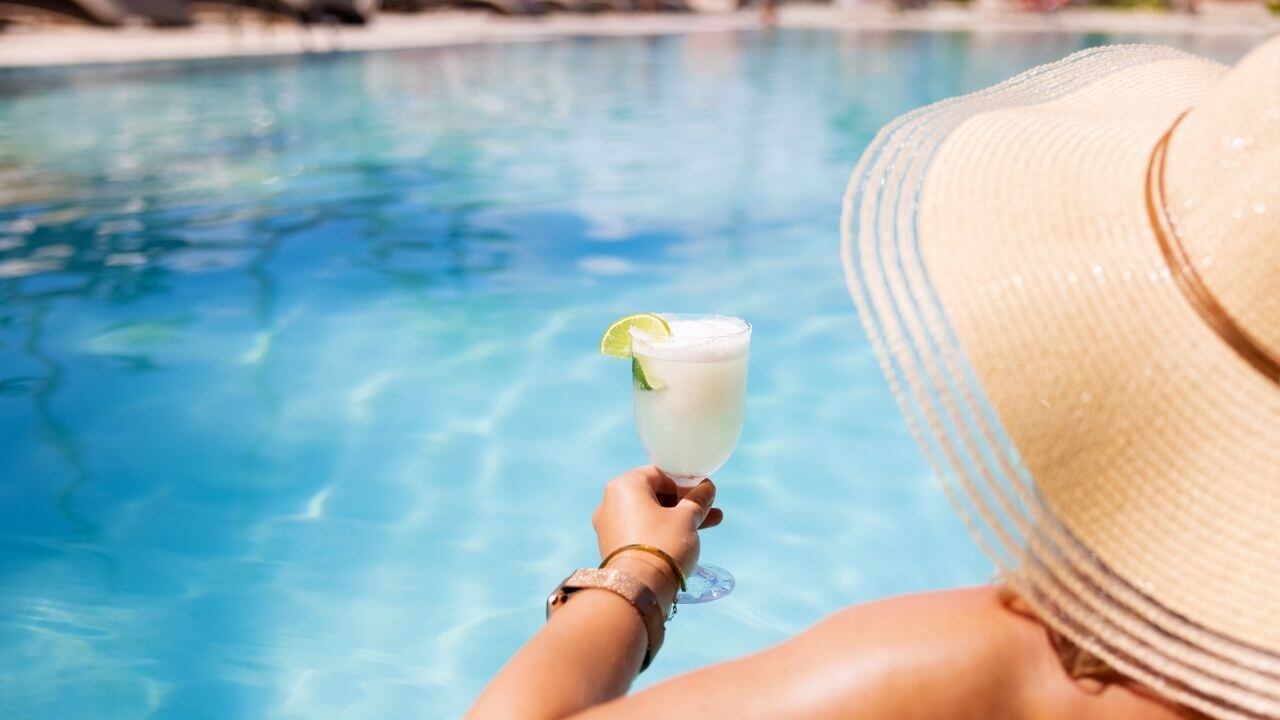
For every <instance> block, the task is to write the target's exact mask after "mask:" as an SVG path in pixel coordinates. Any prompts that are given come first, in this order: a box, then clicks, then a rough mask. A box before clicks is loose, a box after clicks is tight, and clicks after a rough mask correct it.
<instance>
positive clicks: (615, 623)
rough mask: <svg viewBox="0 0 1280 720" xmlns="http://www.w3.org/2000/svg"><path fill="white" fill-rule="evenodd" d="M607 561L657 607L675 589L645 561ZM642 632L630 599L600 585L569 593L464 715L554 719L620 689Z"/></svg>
mask: <svg viewBox="0 0 1280 720" xmlns="http://www.w3.org/2000/svg"><path fill="white" fill-rule="evenodd" d="M609 567H611V568H614V569H618V570H622V571H624V572H627V573H630V574H631V575H633V576H635V577H636V578H637V579H638V580H640V581H641V582H643V583H645V584H646V585H648V586H649V587H650V588H653V589H654V590H655V592H657V593H658V594H659V598H660V599H661V600H662V602H663V607H664V609H666V608H669V607H670V603H671V600H672V598H673V596H674V594H675V589H674V587H673V586H672V582H671V581H670V580H669V579H668V577H667V576H666V575H665V574H664V573H663V572H662V571H661V570H659V569H658V568H656V567H654V566H653V564H652V563H650V562H649V561H647V560H645V559H643V558H639V557H631V556H629V555H623V556H620V557H619V558H618V559H617V560H615V561H614V562H612V563H610V565H609ZM648 643H649V637H648V633H647V631H646V629H645V626H644V623H643V622H642V621H641V619H640V615H639V613H638V612H637V611H636V609H635V607H634V606H632V605H631V603H629V602H627V601H626V600H624V599H623V598H622V597H620V596H618V595H615V594H613V593H611V592H609V591H608V590H595V589H592V590H582V591H580V592H578V593H575V594H574V595H573V597H572V598H570V600H569V602H567V603H566V604H565V605H564V606H563V607H562V608H560V610H558V611H557V612H556V613H555V615H553V616H552V618H551V619H550V620H549V621H548V622H547V624H546V625H545V626H544V627H543V628H542V629H541V630H540V631H539V632H538V634H537V635H535V636H534V637H533V639H531V640H530V641H529V642H528V643H526V644H525V646H524V647H523V648H521V649H520V651H519V652H518V653H516V655H515V656H514V657H513V658H511V660H510V661H509V662H508V663H507V664H506V666H505V667H503V668H502V670H501V671H500V672H499V673H498V675H497V676H496V677H494V679H493V681H492V682H490V683H489V686H488V687H486V688H485V690H484V692H483V693H482V694H481V695H480V698H479V699H478V700H477V701H476V704H475V706H474V707H473V708H472V709H471V712H470V713H469V714H468V715H467V718H469V720H489V719H490V718H501V719H503V720H506V719H508V718H529V719H530V720H558V719H559V718H565V717H569V716H571V715H573V714H575V713H578V712H580V711H582V710H585V709H587V708H590V707H592V706H594V705H598V704H600V703H603V702H606V701H608V700H611V699H613V698H615V697H618V696H620V695H622V694H624V693H626V691H627V688H628V687H630V686H631V681H632V680H634V679H635V676H636V673H637V672H638V671H639V669H640V663H641V662H642V661H643V660H644V654H645V650H646V648H647V647H648Z"/></svg>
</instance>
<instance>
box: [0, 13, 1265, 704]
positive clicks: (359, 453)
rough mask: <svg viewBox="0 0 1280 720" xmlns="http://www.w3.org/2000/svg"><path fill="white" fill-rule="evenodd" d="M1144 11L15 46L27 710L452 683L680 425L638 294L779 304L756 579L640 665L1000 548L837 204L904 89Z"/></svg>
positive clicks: (688, 623) (749, 497) (956, 86)
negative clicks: (296, 44)
mask: <svg viewBox="0 0 1280 720" xmlns="http://www.w3.org/2000/svg"><path fill="white" fill-rule="evenodd" d="M1111 40H1131V39H1130V38H1118V39H1117V38H1106V37H1102V36H1032V35H994V36H988V37H974V36H966V35H941V34H939V35H920V34H910V33H895V34H837V33H825V32H802V31H785V32H778V33H774V34H770V35H766V34H753V33H744V34H738V33H724V34H702V35H690V36H685V37H654V38H630V39H571V40H564V41H557V42H549V43H537V44H527V45H509V46H489V47H460V48H443V49H435V50H430V51H416V52H399V53H379V54H357V55H347V56H341V57H325V58H302V59H282V60H272V61H259V62H244V61H234V62H232V61H228V62H206V63H157V64H150V65H136V66H121V67H114V68H78V69H68V70H41V71H7V72H0V92H3V93H4V94H3V95H0V450H2V451H0V717H15V718H63V717H93V718H103V719H113V718H138V717H153V718H183V719H191V718H204V717H209V718H214V717H216V718H234V717H245V718H259V717H307V718H323V717H334V718H360V717H368V718H374V717H392V716H402V715H409V714H413V715H416V716H423V715H424V714H425V716H428V717H437V716H439V717H449V716H454V715H457V714H458V713H460V712H461V711H462V710H463V709H464V708H465V706H466V705H467V703H468V702H469V700H470V699H471V698H472V697H473V696H474V694H475V693H476V692H477V691H478V689H479V687H480V686H481V685H482V684H483V682H484V681H485V679H486V678H487V677H488V676H489V675H491V674H492V673H493V672H494V671H495V670H496V668H497V667H498V666H499V665H500V664H501V662H502V661H503V660H504V659H505V657H506V656H507V655H508V654H509V653H510V652H511V651H512V650H513V649H514V648H515V647H516V646H518V644H519V643H520V642H521V641H522V640H523V639H524V638H525V637H526V636H527V635H529V634H530V633H531V632H532V631H533V630H534V629H535V628H536V627H537V626H538V624H539V622H540V619H541V612H542V611H541V602H542V599H543V597H544V596H545V593H546V592H547V591H548V589H549V588H550V587H551V586H552V585H553V584H554V583H555V582H556V581H558V580H559V579H560V578H561V577H562V576H563V575H564V574H566V573H567V572H568V571H569V570H570V569H572V568H574V567H577V566H580V565H583V564H585V563H589V562H591V559H592V552H593V542H592V537H591V532H590V526H589V523H588V517H589V513H590V509H591V507H592V506H593V504H594V503H595V501H596V499H597V497H598V492H599V487H600V485H601V484H602V483H603V482H604V480H606V479H607V478H608V477H609V476H610V475H611V474H612V473H614V472H616V471H618V470H621V469H623V468H626V467H629V466H631V465H634V464H638V463H640V462H642V461H643V458H642V456H641V454H640V449H639V446H638V443H637V441H636V440H635V439H634V436H633V431H632V428H631V420H630V400H629V393H630V390H629V387H628V380H627V378H628V373H627V369H626V367H625V366H624V365H620V364H616V363H610V362H608V361H606V360H603V359H600V358H599V357H597V356H596V354H595V350H594V349H595V343H596V341H597V339H598V333H599V331H600V330H601V329H602V328H603V327H604V326H605V324H606V323H607V321H609V320H610V319H612V318H613V317H615V316H617V315H621V314H625V313H629V312H634V311H637V310H644V309H656V310H673V311H701V312H722V313H728V314H734V315H740V316H743V317H746V318H748V319H750V320H751V321H752V322H753V324H754V326H755V337H754V340H753V349H752V367H751V379H750V385H751V387H750V395H749V401H748V409H747V417H748V420H747V426H746V429H745V433H744V436H743V440H742V444H741V446H740V449H739V451H738V453H737V454H736V456H735V457H734V458H733V460H731V461H730V464H729V465H728V466H727V467H726V468H725V469H724V470H723V471H722V473H721V476H720V480H721V494H720V498H721V503H722V505H723V506H724V507H725V509H726V511H727V513H728V520H727V521H726V523H725V525H724V526H723V527H722V528H721V529H718V530H716V531H714V532H713V533H709V534H708V535H707V538H706V543H705V545H706V550H705V557H706V558H707V559H709V560H712V561H714V562H717V563H720V564H723V565H725V566H726V567H729V568H731V569H732V570H733V571H734V573H735V574H736V575H737V577H738V580H739V585H738V590H737V592H736V593H735V594H734V595H733V596H731V598H729V599H728V600H725V601H722V602H719V603H716V604H714V605H711V606H706V607H700V608H690V609H688V610H686V611H684V612H682V613H681V614H680V616H679V618H678V619H677V621H676V628H674V631H673V632H672V633H671V636H670V639H669V640H668V644H667V647H666V649H665V650H664V653H663V656H662V658H661V659H660V660H659V662H658V663H657V664H656V665H655V666H654V668H653V669H652V670H650V671H649V672H648V673H647V674H646V676H645V677H644V679H643V682H645V683H647V682H652V681H654V680H658V679H661V678H663V677H666V676H669V675H670V674H672V673H675V672H678V671H681V670H683V669H687V668H690V667H693V666H696V665H698V664H701V663H705V662H708V661H712V660H715V659H720V658H724V657H728V656H731V655H735V654H739V653H742V652H745V651H748V650H752V649H755V648H759V647H761V646H763V645H765V644H768V643H771V642H774V641H776V640H778V639H780V638H782V637H784V636H786V635H787V634H789V633H791V632H794V631H795V630H797V629H798V628H801V627H803V626H804V625H806V624H808V623H810V622H812V621H813V620H815V619H817V618H818V617H821V616H822V615H823V614H825V613H827V612H830V611H832V610H833V609H835V608H838V607H841V606H843V605H845V604H847V603H850V602H855V601H858V600H863V599H867V598H872V597H878V596H882V595H885V594H889V593H895V592H903V591H908V590H914V589H922V588H930V587H938V586H945V585H953V584H958V583H971V582H980V581H982V580H983V579H985V577H986V572H987V565H986V563H985V562H983V561H982V560H981V559H980V558H979V557H978V555H977V553H976V551H974V550H973V549H972V548H971V547H970V544H969V543H968V541H967V540H966V539H965V537H964V534H963V530H962V528H961V526H960V524H959V522H958V521H957V520H955V519H954V518H953V517H952V515H951V513H950V511H949V508H948V507H947V505H946V503H945V501H944V500H943V498H942V497H941V495H940V493H939V492H937V491H936V490H935V489H934V487H933V486H932V485H931V484H930V482H929V481H928V480H927V472H926V469H925V467H924V465H923V463H922V461H921V460H920V459H919V458H918V457H917V454H916V452H915V450H914V448H913V447H912V445H911V443H910V441H909V439H908V438H907V437H906V435H905V431H904V429H903V427H902V426H901V423H900V421H899V418H898V415H897V413H896V410H895V408H894V406H893V402H892V399H891V398H890V397H889V395H888V392H887V390H886V389H885V388H884V387H883V384H882V381H881V378H880V375H879V372H878V370H877V368H876V366H875V362H874V359H873V358H872V357H871V355H870V351H869V349H868V348H867V347H866V345H865V344H864V342H863V341H862V339H861V336H860V333H859V332H858V329H857V321H856V318H855V317H854V314H853V311H852V307H851V304H850V303H849V301H848V299H847V296H846V294H845V291H844V288H843V285H842V279H841V274H840V270H839V263H838V261H837V258H836V242H837V241H836V222H837V215H838V210H839V200H840V196H841V193H842V191H843V187H844V183H845V181H846V179H847V176H848V172H849V170H850V169H851V167H852V165H853V163H854V161H855V160H856V159H857V156H858V153H859V151H860V149H861V147H862V146H863V145H864V144H865V143H866V142H867V141H868V140H869V139H870V137H871V134H872V133H873V132H874V131H875V130H876V128H878V127H879V126H880V125H881V124H882V123H884V122H886V121H887V120H889V119H890V118H891V117H893V116H894V115H896V114H898V113H900V112H902V111H904V110H906V109H909V108H911V107H914V106H916V105H920V104H923V103H925V102H929V101H932V100H935V99H938V98H941V97H945V96H948V95H952V94H956V93H959V92H964V91H968V90H972V89H976V88H979V87H982V86H984V85H987V84H990V83H991V82H995V81H997V80H999V79H1002V78H1004V77H1006V76H1008V75H1010V74H1012V73H1014V72H1016V71H1018V70H1021V69H1024V68H1026V67H1030V66H1032V65H1035V64H1037V63H1039V62H1043V61H1047V60H1051V59H1055V58H1057V57H1060V56H1062V55H1065V54H1067V53H1068V52H1071V51H1073V50H1075V49H1078V48H1080V47H1084V46H1086V45H1089V44H1100V43H1104V42H1108V41H1111ZM1175 41H1176V42H1177V43H1180V44H1186V43H1188V42H1193V41H1192V40H1189V39H1183V38H1179V39H1175ZM1194 42H1196V43H1198V44H1199V47H1198V48H1193V49H1198V50H1200V51H1201V52H1205V53H1207V54H1211V55H1213V56H1216V57H1219V58H1221V59H1226V60H1230V59H1233V58H1235V57H1237V56H1238V55H1239V54H1240V53H1241V52H1242V51H1243V49H1244V44H1243V43H1241V42H1240V41H1234V40H1221V39H1220V40H1199V41H1194Z"/></svg>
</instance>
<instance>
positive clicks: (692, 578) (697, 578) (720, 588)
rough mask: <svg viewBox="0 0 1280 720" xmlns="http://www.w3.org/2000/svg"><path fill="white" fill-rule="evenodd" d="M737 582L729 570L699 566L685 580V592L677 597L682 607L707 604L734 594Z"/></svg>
mask: <svg viewBox="0 0 1280 720" xmlns="http://www.w3.org/2000/svg"><path fill="white" fill-rule="evenodd" d="M734 585H735V581H734V579H733V575H730V574H729V571H728V570H725V569H724V568H722V567H719V566H717V565H699V566H698V567H696V568H694V570H693V572H692V573H691V574H690V575H689V576H688V577H686V578H685V588H687V589H686V590H685V591H683V592H681V593H679V594H677V595H676V602H677V603H678V604H680V605H691V604H692V605H697V604H699V603H707V602H711V601H712V600H719V599H720V598H722V597H724V596H725V595H728V594H729V593H731V592H733V586H734Z"/></svg>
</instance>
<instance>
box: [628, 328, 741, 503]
mask: <svg viewBox="0 0 1280 720" xmlns="http://www.w3.org/2000/svg"><path fill="white" fill-rule="evenodd" d="M661 317H662V318H663V319H664V320H666V321H667V324H668V325H669V326H670V328H671V335H670V336H657V335H651V334H649V333H646V332H644V331H643V330H640V329H638V328H633V329H632V330H631V351H632V353H633V356H634V358H635V360H634V362H635V363H637V364H638V366H639V367H638V370H637V371H636V372H634V373H633V388H634V389H633V390H632V392H633V397H634V402H635V420H636V429H637V431H638V432H639V434H640V442H641V443H642V444H643V445H644V447H645V450H646V451H647V452H648V453H649V459H650V460H651V461H652V462H653V464H654V465H656V466H658V469H660V470H662V471H663V472H664V473H666V474H667V475H668V476H670V477H671V478H672V479H673V480H675V481H676V482H677V483H680V484H682V485H693V484H697V483H698V482H699V481H701V480H702V479H703V478H706V477H708V476H710V475H711V474H712V473H714V472H715V471H717V470H719V469H720V466H722V465H724V463H725V461H727V460H728V459H729V456H730V455H732V454H733V449H734V447H735V446H736V445H737V444H738V436H739V435H740V434H741V433H742V411H743V403H744V401H745V399H746V391H747V355H748V349H749V347H750V343H751V326H750V325H749V324H748V323H746V322H745V321H743V320H740V319H738V318H734V317H726V316H722V315H661ZM646 386H647V387H646Z"/></svg>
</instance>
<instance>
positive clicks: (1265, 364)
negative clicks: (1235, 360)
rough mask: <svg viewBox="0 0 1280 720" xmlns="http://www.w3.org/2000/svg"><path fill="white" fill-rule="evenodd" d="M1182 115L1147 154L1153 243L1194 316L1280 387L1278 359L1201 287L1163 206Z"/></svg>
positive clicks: (1193, 266) (1197, 274)
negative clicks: (1166, 173)
mask: <svg viewBox="0 0 1280 720" xmlns="http://www.w3.org/2000/svg"><path fill="white" fill-rule="evenodd" d="M1186 116H1187V113H1185V112H1184V113H1182V114H1181V115H1179V116H1178V119H1177V120H1174V121H1173V125H1171V126H1169V129H1168V130H1166V131H1165V132H1164V135H1161V136H1160V140H1159V141H1158V142H1156V146H1155V148H1154V149H1152V151H1151V161H1150V163H1149V164H1148V165H1147V183H1146V197H1147V215H1148V217H1149V218H1150V220H1151V229H1152V230H1154V231H1155V234H1156V241H1157V242H1159V243H1160V252H1161V253H1162V254H1163V255H1164V260H1165V262H1166V263H1167V264H1168V265H1169V270H1170V272H1172V273H1173V278H1174V280H1176V281H1177V283H1178V288H1179V289H1180V290H1181V291H1182V294H1183V296H1185V297H1186V298H1187V301H1188V302H1190V303H1191V305H1192V307H1194V308H1195V310H1196V313H1198V314H1199V315H1200V317H1201V319H1203V320H1204V321H1205V323H1206V324H1208V325H1209V327H1210V328H1212V329H1213V331H1214V332H1216V333H1217V334H1218V337H1220V338H1222V340H1223V341H1224V342H1226V343H1227V345H1230V346H1231V348H1232V349H1234V350H1235V351H1236V353H1238V354H1239V355H1240V357H1242V358H1244V360H1245V361H1246V362H1248V363H1249V364H1250V365H1251V366H1253V368H1254V369H1255V370H1257V371H1258V372H1260V373H1262V374H1263V375H1264V376H1266V378H1267V379H1268V380H1270V381H1271V382H1273V383H1275V384H1277V385H1280V359H1277V358H1276V357H1275V356H1274V355H1272V354H1270V353H1269V352H1267V350H1266V348H1264V347H1263V346H1262V344H1261V343H1259V342H1258V341H1257V340H1255V339H1254V338H1253V336H1251V335H1249V333H1248V331H1246V330H1245V329H1244V328H1243V327H1241V326H1240V323H1238V322H1237V321H1236V319H1235V318H1233V317H1231V314H1230V313H1228V312H1227V310H1226V308H1224V307H1223V306H1222V303H1220V302H1218V299H1217V298H1216V297H1214V295H1213V293H1212V292H1211V291H1210V290H1209V287H1208V286H1207V285H1205V282H1204V279H1203V278H1201V277H1200V273H1198V272H1196V268H1195V264H1194V263H1192V261H1191V256H1190V255H1189V254H1188V253H1187V249H1186V247H1185V246H1184V245H1183V244H1182V242H1181V240H1180V238H1179V237H1178V231H1177V229H1176V228H1175V227H1174V224H1173V221H1172V219H1171V218H1170V216H1169V208H1168V206H1167V205H1166V204H1165V189H1164V166H1165V156H1166V155H1167V154H1168V150H1169V138H1171V137H1173V131H1174V130H1175V129H1177V127H1178V124H1179V123H1181V122H1182V120H1183V118H1185V117H1186Z"/></svg>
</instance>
